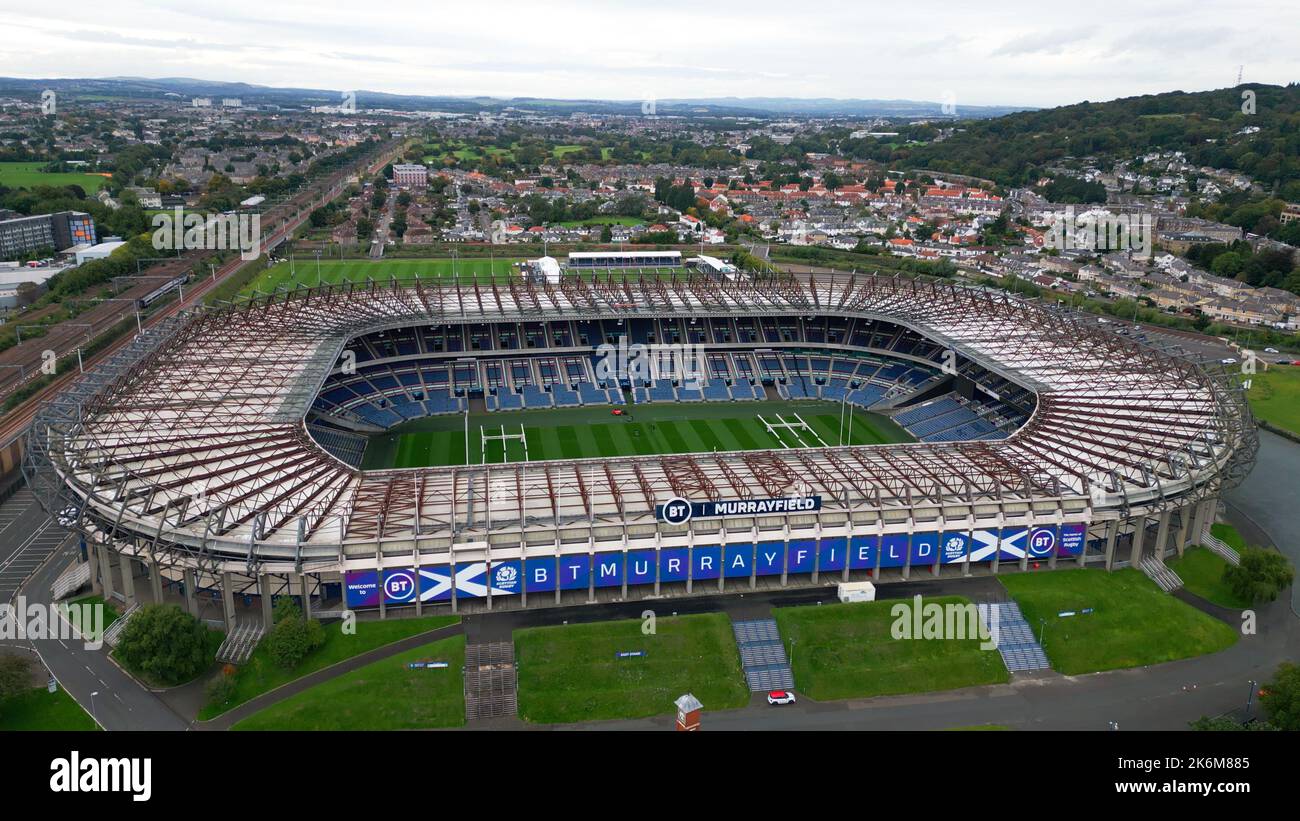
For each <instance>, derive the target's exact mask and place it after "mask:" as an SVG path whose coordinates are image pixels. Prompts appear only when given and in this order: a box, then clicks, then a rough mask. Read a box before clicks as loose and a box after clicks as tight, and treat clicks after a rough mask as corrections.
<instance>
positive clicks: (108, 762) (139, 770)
mask: <svg viewBox="0 0 1300 821" xmlns="http://www.w3.org/2000/svg"><path fill="white" fill-rule="evenodd" d="M50 772H51V773H53V775H51V776H50V792H124V793H130V795H131V800H132V801H148V800H149V798H150V797H151V796H152V795H153V759H152V758H82V757H81V753H80V752H78V751H77V750H73V751H72V752H71V753H69V754H68V757H67V758H56V759H54V760H53V761H51V762H50Z"/></svg>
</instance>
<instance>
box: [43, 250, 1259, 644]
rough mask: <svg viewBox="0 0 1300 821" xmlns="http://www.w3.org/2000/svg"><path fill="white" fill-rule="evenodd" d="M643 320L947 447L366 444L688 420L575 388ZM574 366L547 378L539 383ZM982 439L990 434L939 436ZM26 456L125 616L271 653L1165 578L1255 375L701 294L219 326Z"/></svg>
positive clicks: (380, 292) (464, 296)
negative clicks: (1001, 578) (479, 629)
mask: <svg viewBox="0 0 1300 821" xmlns="http://www.w3.org/2000/svg"><path fill="white" fill-rule="evenodd" d="M634 321H635V322H642V323H645V322H650V323H652V325H651V326H649V327H651V328H653V329H655V333H656V338H658V339H660V340H661V341H662V338H663V337H662V335H663V334H665V333H668V331H667V330H666V329H669V328H674V329H677V331H674V332H673V333H678V332H680V334H681V335H683V336H684V337H685V338H686V339H688V340H690V341H693V340H694V336H693V335H694V334H696V333H700V334H705V335H707V337H708V341H707V344H708V345H709V348H708V350H709V351H710V352H711V353H716V354H718V355H720V356H723V357H724V359H723V360H721V361H719V364H717V365H716V368H717V370H713V371H711V373H710V377H711V378H713V379H719V378H722V379H725V383H726V390H725V393H726V394H727V395H728V396H729V401H733V402H740V401H743V398H739V399H738V398H737V397H738V396H742V397H743V395H746V394H748V395H752V396H753V397H755V398H756V397H757V396H758V394H759V393H760V392H764V391H766V392H767V395H768V396H771V395H772V394H771V391H776V392H777V395H779V396H780V397H781V398H787V397H788V398H792V399H797V398H800V397H813V396H816V397H820V398H832V399H837V400H838V401H841V402H845V403H855V404H859V405H861V406H864V407H865V406H871V407H874V408H877V409H881V408H884V409H886V410H887V411H889V412H891V413H900V412H901V413H909V414H910V418H912V419H914V420H916V421H915V427H914V428H909V429H912V430H913V432H914V433H916V434H917V436H918V438H919V439H920V440H921V441H918V442H916V443H909V444H899V445H877V446H839V445H830V446H827V447H816V448H808V449H789V450H786V449H772V450H751V451H737V452H716V453H694V454H677V455H659V456H631V457H620V458H600V459H578V460H561V461H548V462H527V463H520V462H513V463H509V464H467V465H455V466H446V467H428V468H419V469H405V470H380V471H363V470H360V469H359V467H358V465H359V464H360V459H359V453H358V449H357V447H356V443H357V441H358V440H359V439H361V438H363V437H364V436H365V435H368V434H371V433H374V432H376V431H381V430H383V429H385V428H387V427H390V426H392V425H394V424H400V423H401V422H402V421H404V420H406V419H410V418H414V417H416V416H418V415H421V414H425V413H439V412H448V413H459V412H462V411H463V410H464V409H465V407H466V405H465V403H466V402H467V401H469V400H470V399H474V398H482V399H483V400H485V401H487V402H488V406H489V407H492V405H493V404H495V406H496V407H497V408H503V409H504V408H511V407H517V406H519V405H513V404H508V403H507V401H506V399H505V397H511V399H510V401H511V402H513V401H514V398H517V397H523V398H521V399H520V401H521V402H522V403H524V405H525V406H535V405H527V402H528V399H527V398H526V397H527V396H532V397H533V398H534V400H537V399H538V397H541V398H542V400H545V401H547V402H549V403H552V404H559V403H560V397H561V396H566V397H567V396H568V395H569V394H575V395H577V397H576V399H577V401H579V402H583V401H587V400H589V399H590V400H591V401H597V402H599V401H609V402H611V403H617V402H620V401H623V399H624V397H625V396H626V395H627V394H630V395H631V396H632V397H633V398H634V401H655V399H656V398H658V399H660V400H661V401H674V400H676V401H685V393H684V386H682V385H669V386H667V387H665V386H662V385H661V386H655V385H637V384H632V385H622V386H619V385H614V384H608V383H602V384H599V385H592V384H591V383H589V382H588V381H587V380H588V379H589V378H590V371H588V370H583V369H581V368H580V367H579V364H578V363H581V362H585V361H589V359H590V356H591V354H592V351H593V349H594V348H595V346H597V345H598V344H600V343H602V342H605V341H607V338H608V335H609V333H610V332H611V331H610V329H611V328H615V327H619V326H622V323H624V322H627V323H629V324H630V323H632V322H634ZM642 327H644V326H642ZM584 328H585V329H587V330H586V332H584V331H583V330H582V329H584ZM746 328H752V329H753V331H752V332H746V330H745V329H746ZM475 329H479V330H478V331H477V332H478V333H479V334H480V336H479V337H477V340H478V341H477V342H475V341H473V340H475V339H476V337H475V333H476V331H475ZM483 329H486V331H484V330H483ZM530 329H531V330H530ZM537 329H540V330H537ZM723 329H725V330H723ZM855 329H856V330H855ZM484 333H485V334H486V336H484V335H483V334H484ZM402 340H406V341H407V342H408V343H409V345H410V346H412V347H404V346H403V344H402ZM485 345H486V347H485ZM502 345H505V346H506V347H505V349H504V350H503V349H502V348H501V346H502ZM358 353H360V354H361V355H360V356H359V357H358ZM543 354H544V355H546V356H548V357H551V358H552V359H553V362H552V365H551V366H550V369H549V370H550V372H558V374H559V375H558V377H556V378H552V379H551V380H550V381H549V382H547V381H546V379H545V377H542V378H539V374H543V373H545V372H546V371H545V370H544V369H543V368H542V366H541V365H530V366H526V367H523V368H521V369H516V368H515V366H514V365H513V364H512V363H511V360H519V359H521V358H524V357H534V356H540V355H543ZM566 357H569V360H568V361H567V362H566ZM764 357H770V359H767V360H766V362H767V364H764V362H765V360H764ZM782 357H785V359H784V360H783V359H782ZM822 359H825V360H826V361H827V362H828V363H830V364H827V365H826V367H825V370H824V371H821V372H820V376H819V375H818V374H817V373H816V372H815V371H817V369H818V368H819V367H820V365H819V364H818V363H819V362H820V361H821V360H822ZM742 360H743V361H744V362H747V363H748V364H747V365H744V366H743V367H742ZM493 362H496V364H497V366H498V371H497V372H498V373H500V374H501V377H500V379H499V380H495V384H491V382H492V381H493V380H492V377H491V376H489V371H488V367H489V365H491V364H492V363H493ZM773 362H775V364H772V363H773ZM835 362H849V363H850V364H851V366H852V367H853V371H851V372H848V371H844V372H841V371H837V370H836V368H837V367H843V368H847V367H849V366H848V365H843V366H841V365H836V364H834V363H835ZM864 363H866V364H864ZM353 364H355V368H356V371H353V370H352V368H351V367H350V366H352V365H353ZM458 368H460V369H461V370H460V371H458V370H457V369H458ZM571 368H578V370H577V371H575V370H572V369H571ZM746 368H747V369H748V371H749V372H748V373H746V371H745V369H746ZM900 368H901V369H902V370H900ZM512 370H513V371H514V375H513V376H512ZM806 371H807V372H806ZM357 372H359V373H360V377H358V376H357V375H356V373H357ZM723 373H725V377H722V376H720V375H721V374H723ZM844 373H851V374H852V376H847V375H844ZM439 374H442V376H439ZM882 375H884V376H882ZM575 380H576V381H575ZM706 381H707V380H706ZM363 383H364V384H363ZM538 383H544V384H538ZM796 383H797V385H798V386H797V387H796ZM416 385H418V386H419V387H418V388H416V387H415V386H416ZM530 385H531V386H532V387H533V388H534V390H533V391H531V393H530V392H528V391H526V390H524V389H526V388H528V387H529V386H530ZM589 388H590V390H589ZM625 389H626V393H625ZM656 389H658V390H659V391H660V393H658V394H655V393H654V391H655V390H656ZM591 390H595V395H594V399H593V398H592V394H591ZM584 393H585V396H584V395H583V394H584ZM665 393H666V395H665ZM721 393H722V391H718V392H717V393H715V394H714V397H716V398H718V399H721V398H722V396H721ZM525 395H526V396H525ZM602 396H603V397H605V400H602V398H601V397H602ZM489 397H492V398H491V399H490V398H489ZM697 398H698V399H699V400H701V401H704V400H705V399H706V397H704V396H699V397H692V399H697ZM493 400H495V403H494V401H493ZM946 402H951V403H953V404H954V405H955V406H959V407H954V408H953V409H951V410H948V409H947V408H948V406H947V405H941V404H940V403H946ZM936 408H937V410H934V409H936ZM900 409H902V410H901V411H900ZM913 409H915V410H913ZM927 409H931V410H927ZM971 409H974V410H973V411H972V412H974V413H976V415H977V416H978V418H979V419H980V420H983V422H984V424H979V423H977V422H970V421H963V422H962V424H960V425H957V426H956V427H953V426H952V425H948V427H947V428H946V429H945V430H946V432H947V433H946V436H945V435H944V434H943V432H939V433H936V432H935V430H934V429H935V428H937V427H938V426H939V425H940V424H941V423H935V422H933V420H934V419H936V418H939V416H936V415H935V414H940V415H946V414H950V413H951V414H955V416H953V418H954V419H955V418H960V419H962V420H966V419H968V417H966V416H964V415H962V414H963V413H964V411H970V410H971ZM922 411H925V413H922ZM501 415H502V419H503V421H508V419H509V414H508V412H505V411H503V412H502V414H501ZM927 423H929V424H928V427H927ZM467 435H468V434H467ZM28 444H29V446H28V447H27V449H26V454H27V456H26V462H25V465H24V469H25V471H26V473H27V476H28V480H29V481H30V482H31V483H32V485H33V486H34V487H35V488H36V489H37V491H38V495H39V496H40V497H41V498H42V499H43V500H45V503H46V504H48V505H49V506H50V508H51V510H52V512H54V513H55V514H56V515H57V517H58V519H59V521H60V522H61V523H62V524H64V525H65V526H68V527H71V528H75V529H77V530H79V531H80V532H81V533H82V534H83V541H84V545H85V555H86V560H87V561H88V562H89V563H90V564H91V577H92V580H93V582H94V584H95V587H96V589H97V590H100V591H102V592H104V593H106V594H109V595H116V596H118V597H119V598H126V599H128V600H129V599H134V598H136V593H135V586H136V584H139V583H141V582H139V581H137V579H145V580H147V581H146V582H145V583H147V584H149V585H151V586H152V588H153V593H154V598H155V599H161V598H162V596H163V590H164V587H167V588H169V589H171V590H173V591H178V592H179V593H180V594H181V595H182V596H183V597H184V600H185V601H186V602H187V603H188V605H189V606H190V607H191V608H192V609H193V610H194V612H196V613H197V612H198V611H199V609H200V607H201V606H206V607H213V606H218V605H217V603H218V602H219V603H220V604H219V607H220V613H221V616H222V617H223V618H224V619H225V621H226V622H227V624H228V625H233V624H234V622H235V620H236V618H237V616H238V613H239V611H238V609H237V607H236V601H237V599H238V598H239V597H243V599H244V601H245V602H246V603H249V602H253V604H252V605H251V606H252V608H253V609H252V612H253V613H254V614H257V613H259V610H260V617H261V618H262V619H263V620H264V621H265V622H266V623H268V624H269V621H270V616H271V603H272V600H273V597H274V596H275V595H285V594H288V595H295V596H301V595H303V594H304V593H306V594H307V596H306V597H305V599H304V603H305V604H307V605H308V606H309V607H311V606H313V605H314V606H315V607H316V608H319V607H320V606H321V603H322V602H337V607H339V608H343V607H348V608H353V609H356V608H375V609H377V610H379V611H380V613H381V614H387V613H389V612H390V611H392V610H393V609H394V608H403V609H405V611H406V612H411V611H412V610H413V611H415V612H427V610H428V609H429V608H434V607H436V608H449V609H452V610H465V609H466V608H471V607H472V608H493V607H497V608H499V607H503V606H507V607H509V606H536V605H550V604H559V603H579V602H588V601H592V602H596V601H608V600H612V599H620V600H625V599H638V598H650V597H660V596H672V595H679V594H701V593H705V592H708V593H713V592H723V593H726V592H743V591H749V590H753V589H766V588H771V587H779V586H800V585H816V584H828V583H833V582H836V581H840V580H863V579H873V580H876V581H880V582H888V581H895V580H905V579H909V578H911V579H916V578H920V577H933V576H940V577H953V576H957V577H962V576H969V575H980V574H986V573H1005V572H1021V571H1025V570H1028V569H1031V568H1035V569H1050V568H1056V567H1062V566H1070V567H1074V566H1098V567H1104V568H1107V569H1111V568H1114V567H1118V566H1125V565H1138V564H1140V563H1143V562H1163V561H1164V558H1165V556H1166V555H1169V554H1172V553H1181V552H1182V550H1183V549H1184V548H1185V546H1187V545H1189V544H1193V543H1195V542H1196V541H1198V539H1199V534H1200V533H1201V532H1202V531H1203V530H1204V529H1205V528H1207V527H1208V525H1209V523H1210V522H1211V521H1212V520H1213V515H1214V509H1215V505H1216V500H1217V499H1218V497H1219V495H1220V493H1221V492H1222V491H1223V490H1224V489H1225V488H1227V487H1230V486H1232V485H1233V484H1234V483H1236V482H1238V481H1240V479H1241V478H1242V477H1243V476H1244V475H1245V473H1246V472H1248V471H1249V469H1250V467H1251V465H1252V464H1253V460H1254V456H1255V451H1256V449H1257V447H1258V442H1257V438H1256V434H1255V432H1254V424H1253V420H1252V419H1251V416H1250V411H1249V408H1248V406H1247V404H1246V402H1245V400H1244V395H1243V392H1242V390H1241V387H1240V384H1239V379H1238V377H1237V376H1236V375H1235V374H1232V373H1229V372H1227V371H1226V370H1225V369H1224V368H1222V367H1220V366H1218V365H1217V364H1203V363H1196V362H1193V361H1191V360H1190V359H1188V358H1187V357H1186V356H1184V355H1182V353H1181V352H1179V351H1176V350H1161V349H1157V348H1156V347H1153V346H1151V345H1148V344H1145V343H1141V342H1137V341H1134V340H1132V339H1128V338H1125V337H1121V336H1118V335H1116V334H1114V333H1111V332H1109V331H1106V330H1104V329H1102V328H1099V327H1098V326H1097V324H1096V321H1095V319H1094V318H1092V317H1090V316H1087V315H1083V316H1079V315H1073V314H1068V313H1062V312H1060V311H1058V310H1056V309H1054V308H1053V307H1051V306H1046V305H1043V304H1041V303H1037V302H1031V301H1025V300H1022V299H1020V298H1017V297H1014V296H1011V295H1008V294H1006V293H1003V292H1000V291H991V290H985V289H977V288H971V287H966V286H960V285H956V284H953V283H950V282H945V281H932V280H926V279H913V278H893V277H883V276H873V275H848V274H834V275H820V274H818V275H814V276H812V277H805V278H794V277H789V276H779V277H777V276H773V277H764V278H760V279H756V280H748V279H745V280H728V279H718V278H715V277H710V276H708V275H704V274H695V273H680V274H677V275H675V276H669V277H665V276H656V277H654V278H646V279H622V278H615V277H609V276H606V275H602V274H591V273H588V274H584V275H577V276H566V277H565V278H564V279H562V280H561V282H559V283H558V284H551V283H544V282H543V283H535V284H530V283H527V282H522V281H512V282H509V283H502V282H496V283H475V284H466V283H455V284H447V283H432V282H420V281H406V282H402V281H396V280H394V281H391V282H389V283H386V284H379V283H374V282H368V283H364V284H362V283H347V284H343V285H334V286H323V287H315V288H298V289H296V290H291V291H282V292H279V293H276V294H271V295H260V296H258V297H256V298H254V299H251V300H248V301H243V302H240V303H238V304H234V305H221V306H217V307H208V308H205V309H201V310H199V311H197V312H194V313H190V314H187V315H184V316H182V317H178V318H174V319H172V320H169V321H168V322H167V323H165V324H163V325H162V326H160V327H158V328H156V329H153V330H150V331H147V332H146V333H144V334H143V335H141V336H140V337H138V338H137V339H136V340H134V342H133V343H132V344H131V345H129V346H128V347H127V348H125V349H124V350H123V351H121V352H120V353H118V354H117V355H116V356H115V357H114V358H113V359H112V360H111V361H110V362H108V363H107V364H106V365H104V366H102V367H100V368H97V369H96V370H95V371H93V372H91V373H89V374H87V375H86V376H85V377H83V378H82V379H81V381H80V382H78V383H77V384H76V385H75V387H73V388H72V389H70V390H69V391H67V392H65V393H64V394H63V395H61V396H60V397H59V398H58V399H57V400H56V401H54V402H52V403H51V404H49V405H48V406H46V407H45V408H44V409H43V410H42V411H41V412H40V414H39V416H38V418H37V420H36V422H35V423H34V425H33V428H32V432H31V434H30V441H29V443H28ZM467 451H468V446H467ZM258 597H260V608H259V606H258V605H257V604H256V602H258V601H259V598H258Z"/></svg>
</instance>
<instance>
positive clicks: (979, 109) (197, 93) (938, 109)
mask: <svg viewBox="0 0 1300 821" xmlns="http://www.w3.org/2000/svg"><path fill="white" fill-rule="evenodd" d="M46 88H53V89H54V90H55V91H58V92H60V93H62V94H67V95H69V96H70V98H72V99H74V100H75V99H76V98H77V97H78V96H82V97H87V98H89V97H96V98H102V97H123V98H128V99H141V100H145V99H157V100H161V99H166V98H167V97H169V96H171V97H178V98H180V99H188V98H192V97H212V98H214V99H219V98H222V97H238V98H240V99H241V100H243V101H244V102H245V103H246V104H252V105H278V106H281V107H284V108H295V109H296V108H307V107H310V106H321V105H337V104H338V103H339V101H340V95H341V94H342V92H341V91H330V90H323V89H310V88H273V87H270V86H258V85H251V84H249V83H223V82H215V81H211V80H196V79H191V78H185V77H161V78H152V79H151V78H145V77H105V78H87V79H68V80H52V79H47V80H22V79H15V78H3V77H0V95H4V94H9V95H18V96H33V95H37V94H39V93H40V91H41V90H42V89H46ZM356 95H357V105H358V106H359V107H361V108H391V109H398V110H405V111H412V110H430V109H433V110H438V111H447V112H457V113H476V112H480V111H492V112H499V111H502V110H505V109H507V108H511V109H517V110H522V111H537V112H543V113H550V114H567V113H572V112H587V113H591V114H624V115H634V116H635V115H640V114H644V113H647V112H646V111H645V110H643V101H641V100H561V99H548V98H541V97H508V98H507V97H456V96H446V95H443V96H438V95H419V94H386V93H384V92H380V91H365V90H357V91H356ZM1020 110H1024V107H1023V106H1019V107H1017V106H969V107H965V106H964V107H961V108H959V109H958V110H957V111H956V113H955V117H954V118H960V119H964V118H980V117H996V116H998V115H1001V114H1006V113H1007V112H1010V111H1020ZM653 113H655V114H657V115H660V116H687V117H698V116H747V117H773V116H798V117H830V116H835V117H903V118H913V119H920V118H924V117H945V116H947V115H945V114H944V112H943V110H942V105H941V104H940V103H934V102H924V101H916V100H837V99H814V100H805V99H799V98H793V97H719V98H710V99H703V98H701V99H664V100H655V101H654V112H653ZM950 119H951V118H950Z"/></svg>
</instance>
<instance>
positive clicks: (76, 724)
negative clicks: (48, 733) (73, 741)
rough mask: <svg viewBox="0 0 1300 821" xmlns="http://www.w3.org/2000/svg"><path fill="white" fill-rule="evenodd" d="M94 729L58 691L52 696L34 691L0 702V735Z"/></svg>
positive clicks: (41, 690) (84, 714)
mask: <svg viewBox="0 0 1300 821" xmlns="http://www.w3.org/2000/svg"><path fill="white" fill-rule="evenodd" d="M98 729H99V725H97V724H96V723H95V721H94V719H92V718H91V717H90V715H89V714H88V713H87V712H86V711H85V710H83V709H81V705H80V704H78V703H77V702H76V701H74V700H73V698H72V696H70V695H68V694H67V692H66V691H65V690H64V689H63V688H62V687H60V688H59V689H58V690H57V691H56V692H54V693H50V692H48V691H47V690H46V689H45V688H44V687H37V688H35V689H33V690H31V691H29V692H27V693H25V694H24V695H20V696H14V697H13V698H9V699H5V700H4V701H0V731H6V730H98Z"/></svg>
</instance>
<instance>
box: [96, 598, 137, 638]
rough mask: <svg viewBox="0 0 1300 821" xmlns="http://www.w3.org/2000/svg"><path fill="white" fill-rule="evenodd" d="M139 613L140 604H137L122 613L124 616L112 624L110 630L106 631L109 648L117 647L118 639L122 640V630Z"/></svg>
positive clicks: (105, 635) (105, 636)
mask: <svg viewBox="0 0 1300 821" xmlns="http://www.w3.org/2000/svg"><path fill="white" fill-rule="evenodd" d="M139 612H140V603H139V602H136V603H135V604H133V605H131V606H130V607H128V608H127V609H126V611H125V612H123V613H122V615H120V616H118V617H117V621H115V622H113V623H112V624H110V625H109V626H108V629H106V630H105V631H104V643H105V644H107V645H108V646H109V647H116V646H117V642H118V639H120V638H122V630H123V628H125V627H126V623H127V622H128V621H130V620H131V619H132V618H133V617H134V616H135V614H136V613H139Z"/></svg>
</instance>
